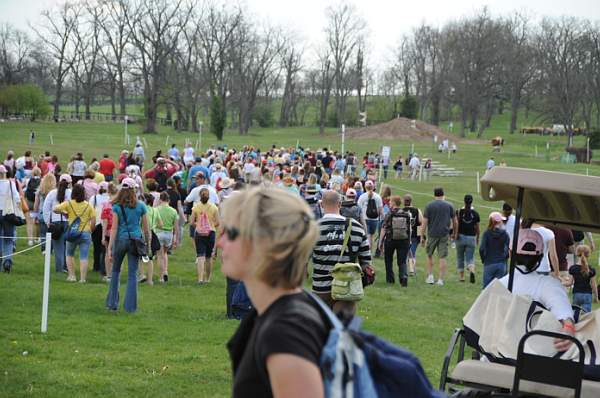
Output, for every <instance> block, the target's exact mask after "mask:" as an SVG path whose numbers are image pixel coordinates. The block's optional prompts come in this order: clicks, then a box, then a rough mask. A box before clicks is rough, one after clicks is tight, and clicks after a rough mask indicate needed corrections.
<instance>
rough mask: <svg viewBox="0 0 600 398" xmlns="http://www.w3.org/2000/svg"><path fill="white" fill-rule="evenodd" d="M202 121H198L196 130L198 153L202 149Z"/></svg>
mask: <svg viewBox="0 0 600 398" xmlns="http://www.w3.org/2000/svg"><path fill="white" fill-rule="evenodd" d="M202 124H203V122H202V120H200V128H199V129H198V151H200V150H201V149H202Z"/></svg>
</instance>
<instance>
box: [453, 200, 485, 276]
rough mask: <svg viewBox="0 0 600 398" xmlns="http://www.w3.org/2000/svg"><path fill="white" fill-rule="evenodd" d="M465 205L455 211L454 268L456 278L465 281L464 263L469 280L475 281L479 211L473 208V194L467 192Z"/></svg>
mask: <svg viewBox="0 0 600 398" xmlns="http://www.w3.org/2000/svg"><path fill="white" fill-rule="evenodd" d="M464 202H465V206H464V207H463V208H461V209H459V210H458V211H457V212H456V218H457V220H458V236H457V238H456V269H457V270H458V279H459V281H461V282H464V281H465V263H466V264H467V269H468V270H469V282H471V283H475V256H474V253H475V248H476V247H477V245H478V244H479V221H480V218H479V213H477V212H476V211H475V209H473V196H471V195H469V194H467V195H465V198H464Z"/></svg>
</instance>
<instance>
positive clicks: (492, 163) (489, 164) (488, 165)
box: [485, 156, 496, 170]
mask: <svg viewBox="0 0 600 398" xmlns="http://www.w3.org/2000/svg"><path fill="white" fill-rule="evenodd" d="M495 165H496V162H495V161H494V157H493V156H492V157H490V158H489V159H488V161H487V163H486V164H485V168H486V169H487V170H491V169H492V168H493V167H494V166H495Z"/></svg>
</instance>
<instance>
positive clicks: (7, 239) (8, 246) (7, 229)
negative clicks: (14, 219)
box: [0, 165, 21, 272]
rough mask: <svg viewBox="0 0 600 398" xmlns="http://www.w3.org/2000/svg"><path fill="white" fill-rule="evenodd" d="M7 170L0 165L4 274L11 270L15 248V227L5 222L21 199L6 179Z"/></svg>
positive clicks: (0, 253) (0, 244)
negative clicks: (5, 216) (7, 215)
mask: <svg viewBox="0 0 600 398" xmlns="http://www.w3.org/2000/svg"><path fill="white" fill-rule="evenodd" d="M7 176H8V170H7V169H6V167H4V165H0V236H2V237H1V238H0V264H2V270H3V271H4V272H10V270H11V269H12V264H13V262H12V254H13V250H14V246H15V235H16V227H15V226H14V225H13V224H11V223H9V222H8V221H6V220H5V218H4V215H5V214H8V211H11V212H12V211H14V210H12V209H16V208H18V207H19V206H20V203H21V198H20V196H19V190H18V188H17V185H16V183H15V181H14V180H11V179H9V178H7Z"/></svg>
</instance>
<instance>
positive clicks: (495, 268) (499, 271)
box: [483, 263, 506, 289]
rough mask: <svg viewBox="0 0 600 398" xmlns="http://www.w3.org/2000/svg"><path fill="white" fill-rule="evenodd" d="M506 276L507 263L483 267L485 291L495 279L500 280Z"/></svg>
mask: <svg viewBox="0 0 600 398" xmlns="http://www.w3.org/2000/svg"><path fill="white" fill-rule="evenodd" d="M504 275H506V263H495V264H484V265H483V288H484V289H485V288H486V286H487V285H489V284H490V283H491V282H492V281H493V280H494V278H496V279H500V278H502V277H503V276H504Z"/></svg>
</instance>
